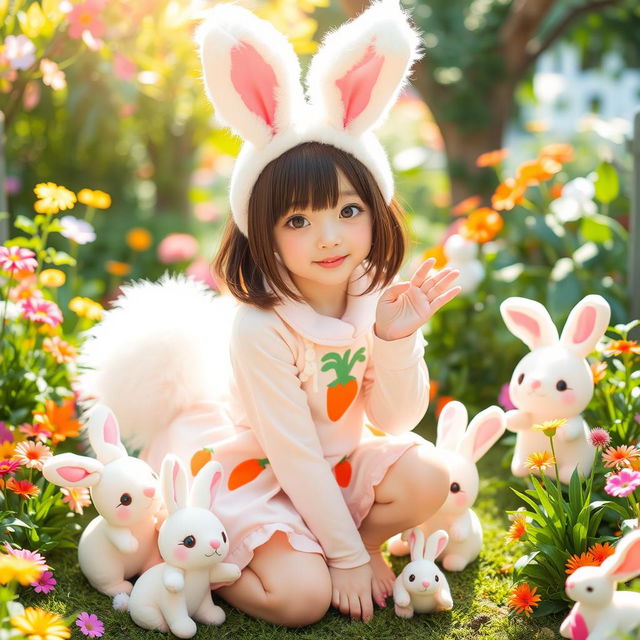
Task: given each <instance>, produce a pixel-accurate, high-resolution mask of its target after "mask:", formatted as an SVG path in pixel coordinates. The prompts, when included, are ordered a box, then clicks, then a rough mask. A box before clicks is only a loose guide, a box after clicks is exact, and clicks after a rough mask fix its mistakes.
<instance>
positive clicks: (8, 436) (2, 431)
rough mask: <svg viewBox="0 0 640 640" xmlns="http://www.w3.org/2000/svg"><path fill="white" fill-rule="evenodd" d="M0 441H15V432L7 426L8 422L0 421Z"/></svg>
mask: <svg viewBox="0 0 640 640" xmlns="http://www.w3.org/2000/svg"><path fill="white" fill-rule="evenodd" d="M0 442H13V432H12V431H11V429H8V428H7V424H6V422H0Z"/></svg>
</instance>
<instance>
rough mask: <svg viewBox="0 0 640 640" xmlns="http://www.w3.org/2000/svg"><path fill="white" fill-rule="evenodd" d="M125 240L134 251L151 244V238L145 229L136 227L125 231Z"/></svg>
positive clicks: (144, 249)
mask: <svg viewBox="0 0 640 640" xmlns="http://www.w3.org/2000/svg"><path fill="white" fill-rule="evenodd" d="M126 242H127V244H128V245H129V247H131V249H133V250H134V251H146V250H147V249H148V248H149V247H150V246H151V243H152V242H153V238H152V237H151V234H150V233H149V232H148V231H147V230H146V229H142V228H141V227H136V228H135V229H131V230H130V231H129V232H128V233H127V235H126Z"/></svg>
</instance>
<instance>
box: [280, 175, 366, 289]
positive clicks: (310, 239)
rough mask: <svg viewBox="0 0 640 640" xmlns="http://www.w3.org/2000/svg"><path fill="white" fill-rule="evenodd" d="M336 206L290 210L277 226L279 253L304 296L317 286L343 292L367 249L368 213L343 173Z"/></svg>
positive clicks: (339, 176)
mask: <svg viewBox="0 0 640 640" xmlns="http://www.w3.org/2000/svg"><path fill="white" fill-rule="evenodd" d="M338 185H339V192H340V196H339V198H338V203H337V205H336V207H335V208H332V209H323V210H321V211H311V210H310V209H306V210H304V211H297V210H290V211H288V212H287V213H286V214H285V215H284V216H282V217H281V218H280V220H278V222H276V226H275V228H274V239H275V243H276V247H277V251H278V254H279V255H280V258H281V259H282V262H283V264H284V266H285V267H286V268H287V270H288V272H289V274H290V275H291V279H292V280H293V283H294V284H295V285H296V287H297V288H298V290H299V291H300V293H302V295H303V296H305V291H309V290H310V289H309V287H313V288H314V289H316V288H317V287H318V285H320V286H322V287H325V288H326V289H327V291H328V292H329V291H330V292H338V291H339V292H344V291H346V286H347V284H348V282H349V278H350V276H351V274H352V272H353V270H354V269H355V268H356V267H357V266H358V265H359V264H360V263H361V262H362V261H363V260H364V259H365V258H366V257H367V255H368V254H369V251H370V249H371V226H372V220H371V212H370V211H369V210H368V207H367V206H366V205H365V203H364V202H363V201H362V200H361V199H360V197H359V196H358V194H357V193H356V191H355V189H354V188H353V187H352V186H351V184H350V183H349V182H348V180H347V179H346V178H345V176H344V175H343V174H342V172H340V171H338Z"/></svg>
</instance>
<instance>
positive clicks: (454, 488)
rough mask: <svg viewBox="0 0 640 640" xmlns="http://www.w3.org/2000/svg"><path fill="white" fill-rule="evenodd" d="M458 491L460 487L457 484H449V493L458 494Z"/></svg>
mask: <svg viewBox="0 0 640 640" xmlns="http://www.w3.org/2000/svg"><path fill="white" fill-rule="evenodd" d="M458 491H460V485H459V484H458V483H457V482H452V483H451V493H458Z"/></svg>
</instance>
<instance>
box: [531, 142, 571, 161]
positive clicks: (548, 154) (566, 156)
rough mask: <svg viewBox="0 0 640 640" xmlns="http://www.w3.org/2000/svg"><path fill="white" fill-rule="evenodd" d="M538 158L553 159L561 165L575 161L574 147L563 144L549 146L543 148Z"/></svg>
mask: <svg viewBox="0 0 640 640" xmlns="http://www.w3.org/2000/svg"><path fill="white" fill-rule="evenodd" d="M538 157H539V158H543V157H544V158H551V159H552V160H555V161H556V162H558V163H560V164H565V163H567V162H571V161H572V160H573V147H572V146H571V145H570V144H566V143H562V142H561V143H558V144H548V145H546V146H545V147H542V149H541V150H540V153H538Z"/></svg>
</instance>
